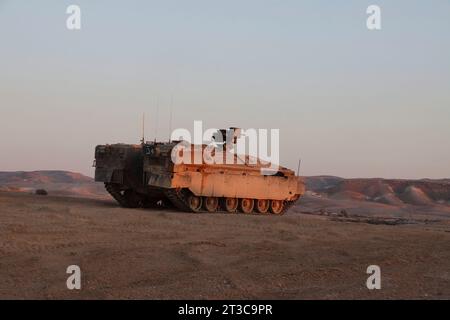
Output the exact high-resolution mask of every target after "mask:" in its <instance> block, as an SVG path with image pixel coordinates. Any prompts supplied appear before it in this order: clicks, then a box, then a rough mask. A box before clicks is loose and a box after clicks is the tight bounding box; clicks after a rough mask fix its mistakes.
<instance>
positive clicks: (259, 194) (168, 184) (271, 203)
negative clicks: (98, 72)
mask: <svg viewBox="0 0 450 320" xmlns="http://www.w3.org/2000/svg"><path fill="white" fill-rule="evenodd" d="M180 145H182V146H184V148H182V149H180V148H179V147H180ZM104 148H106V149H108V148H109V153H108V152H106V153H102V150H103V149H104ZM120 148H122V150H121V151H117V150H116V151H115V152H113V151H114V150H115V149H120ZM207 148H208V146H207V145H201V146H200V145H190V144H187V143H184V144H183V143H182V142H181V141H173V142H166V143H163V142H147V143H142V144H141V145H120V144H117V145H107V146H97V148H96V175H95V179H96V181H102V182H104V183H105V186H106V189H107V190H108V192H109V193H110V194H111V195H112V196H113V197H114V198H115V199H116V200H117V201H118V202H119V203H120V204H121V205H122V206H127V207H138V206H152V205H157V204H165V205H173V206H175V207H176V208H178V209H179V210H182V211H188V212H217V211H223V212H228V213H237V212H242V213H246V214H250V213H258V214H269V213H272V214H276V215H280V214H283V213H284V212H286V211H287V210H288V209H289V207H290V206H292V205H293V204H294V203H295V202H296V201H297V200H298V199H299V197H300V196H301V195H302V194H303V193H304V192H305V186H304V183H303V181H302V180H301V179H300V178H299V177H297V176H296V175H295V173H294V171H292V170H289V169H287V168H284V167H278V168H277V169H276V171H273V170H269V168H268V167H267V166H266V165H264V164H262V162H260V161H258V159H256V161H250V160H251V158H250V157H249V156H239V155H236V154H230V151H229V148H227V147H226V144H225V143H224V145H223V152H222V153H220V155H218V157H222V160H223V161H221V162H220V163H219V164H218V163H217V162H213V163H209V162H205V161H201V162H200V163H198V162H195V161H194V158H195V153H197V154H201V157H202V159H203V154H204V153H205V150H207ZM123 149H125V150H126V152H124V151H123ZM118 154H119V155H120V154H121V156H119V158H120V159H117V157H118ZM210 155H212V156H216V154H215V153H214V151H213V152H212V153H211V154H210ZM227 157H229V158H227ZM182 159H184V160H186V159H188V160H189V161H181V160H182ZM216 159H217V157H216ZM227 159H233V161H232V162H231V163H230V162H227V161H226V160H227Z"/></svg>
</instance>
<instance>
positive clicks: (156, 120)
mask: <svg viewBox="0 0 450 320" xmlns="http://www.w3.org/2000/svg"><path fill="white" fill-rule="evenodd" d="M158 118H159V96H157V97H156V117H155V142H156V139H157V137H158Z"/></svg>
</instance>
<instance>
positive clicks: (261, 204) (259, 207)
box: [256, 199, 270, 214]
mask: <svg viewBox="0 0 450 320" xmlns="http://www.w3.org/2000/svg"><path fill="white" fill-rule="evenodd" d="M269 207H270V201H269V200H266V199H258V200H256V211H258V213H262V214H264V213H267V211H269Z"/></svg>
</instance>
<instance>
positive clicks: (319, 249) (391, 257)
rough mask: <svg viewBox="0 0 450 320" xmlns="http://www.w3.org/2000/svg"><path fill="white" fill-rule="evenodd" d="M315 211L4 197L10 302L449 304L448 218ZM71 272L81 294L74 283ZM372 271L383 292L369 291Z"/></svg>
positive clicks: (0, 221)
mask: <svg viewBox="0 0 450 320" xmlns="http://www.w3.org/2000/svg"><path fill="white" fill-rule="evenodd" d="M410 191H411V192H413V191H414V190H410ZM327 201H329V203H328V204H329V206H328V207H329V208H332V207H333V205H336V203H337V202H336V201H341V200H334V199H329V200H327ZM342 201H348V200H342ZM322 205H323V203H322ZM376 205H377V206H383V205H385V204H376ZM314 206H316V207H317V209H318V208H319V207H320V205H317V199H316V198H315V197H314V196H310V197H309V198H308V197H306V198H305V199H303V203H302V201H300V203H299V204H298V205H297V206H296V207H294V208H293V209H291V210H290V211H289V212H288V213H287V214H285V215H284V216H280V217H277V216H254V215H243V214H238V215H231V214H221V213H217V214H190V213H182V212H176V211H173V210H171V209H161V210H152V209H123V208H120V207H118V206H117V204H116V203H115V202H114V201H112V200H109V199H108V198H105V199H104V200H102V199H88V198H82V197H78V198H73V197H67V196H54V195H51V194H50V195H49V196H38V195H32V194H27V193H13V192H0V298H1V299H13V298H19V299H24V298H25V299H29V298H36V299H110V298H112V299H116V298H117V299H311V298H318V299H405V298H414V299H416V298H417V299H422V298H425V299H427V298H438V299H444V298H446V299H449V298H450V223H449V221H448V219H444V218H442V219H439V216H437V218H436V217H435V218H433V219H428V220H427V219H422V218H421V217H419V218H418V219H414V217H411V216H410V214H409V216H408V217H409V218H410V219H409V220H406V221H404V222H405V223H398V224H393V225H389V224H386V223H384V220H383V218H382V217H381V218H378V219H379V220H377V222H376V223H373V221H369V220H367V219H362V218H358V217H357V216H356V215H355V216H351V217H344V216H341V215H339V214H322V215H319V214H304V213H302V212H309V213H312V212H313V211H315V210H313V209H314V208H315V207H314ZM383 208H387V207H381V209H380V210H381V211H383V210H384V209H383ZM329 210H330V212H331V211H333V210H332V209H329ZM349 211H350V214H352V213H351V208H350V210H349ZM360 211H361V210H360ZM323 212H325V213H326V211H323ZM323 212H322V213H323ZM386 221H387V220H386ZM69 265H78V266H80V268H81V279H82V280H81V281H82V288H81V290H68V289H67V287H66V280H67V277H68V276H69V275H68V274H66V268H67V267H68V266H69ZM369 265H379V266H380V268H381V285H382V288H381V290H368V289H367V287H366V279H367V277H368V276H369V275H368V274H366V268H367V267H368V266H369Z"/></svg>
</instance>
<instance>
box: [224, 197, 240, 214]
mask: <svg viewBox="0 0 450 320" xmlns="http://www.w3.org/2000/svg"><path fill="white" fill-rule="evenodd" d="M238 205H239V201H238V199H236V198H225V199H223V207H224V209H225V210H226V211H227V212H229V213H236V211H237V208H238Z"/></svg>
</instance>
